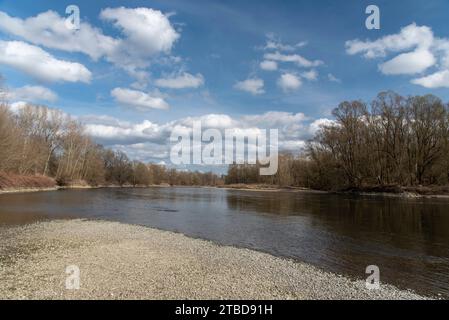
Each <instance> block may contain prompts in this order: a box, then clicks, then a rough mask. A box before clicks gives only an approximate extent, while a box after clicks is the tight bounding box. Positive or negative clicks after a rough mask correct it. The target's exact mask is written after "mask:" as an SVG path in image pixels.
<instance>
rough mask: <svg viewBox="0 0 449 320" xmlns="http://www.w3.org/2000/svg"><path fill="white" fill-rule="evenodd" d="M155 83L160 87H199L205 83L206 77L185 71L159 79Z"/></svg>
mask: <svg viewBox="0 0 449 320" xmlns="http://www.w3.org/2000/svg"><path fill="white" fill-rule="evenodd" d="M155 84H156V85H157V86H158V87H161V88H169V89H185V88H198V87H201V86H202V85H204V77H203V75H201V74H197V75H192V74H190V73H187V72H184V73H182V74H179V75H172V76H169V77H167V78H161V79H157V80H156V82H155Z"/></svg>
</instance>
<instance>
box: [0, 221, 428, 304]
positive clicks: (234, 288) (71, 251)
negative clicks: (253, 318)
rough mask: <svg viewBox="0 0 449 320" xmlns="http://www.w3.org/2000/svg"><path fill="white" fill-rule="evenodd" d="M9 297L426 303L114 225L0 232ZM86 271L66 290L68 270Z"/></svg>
mask: <svg viewBox="0 0 449 320" xmlns="http://www.w3.org/2000/svg"><path fill="white" fill-rule="evenodd" d="M0 239H1V241H0V298H1V299H421V298H422V297H421V296H418V295H416V294H414V293H411V292H407V291H400V290H398V289H396V288H394V287H391V286H383V285H382V287H381V288H382V289H381V290H378V291H369V290H366V289H365V285H364V282H363V281H351V280H349V279H346V278H344V277H339V276H337V275H333V274H330V273H325V272H322V271H320V270H319V269H317V268H315V267H312V266H310V265H306V264H302V263H295V262H293V261H289V260H284V259H280V258H277V257H273V256H271V255H268V254H264V253H260V252H256V251H252V250H247V249H239V248H234V247H223V246H218V245H216V244H213V243H211V242H208V241H203V240H197V239H191V238H188V237H185V236H183V235H181V234H176V233H171V232H165V231H160V230H155V229H150V228H145V227H139V226H132V225H126V224H120V223H114V222H97V221H82V220H72V221H52V222H43V223H37V224H33V225H28V226H24V227H14V228H0ZM69 265H77V266H79V268H80V271H81V286H80V289H79V290H66V288H65V281H66V277H67V275H66V273H65V270H66V267H67V266H69Z"/></svg>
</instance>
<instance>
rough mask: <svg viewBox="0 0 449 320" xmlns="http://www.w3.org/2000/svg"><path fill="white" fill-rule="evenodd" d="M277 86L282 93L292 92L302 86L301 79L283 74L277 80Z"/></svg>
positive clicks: (293, 75)
mask: <svg viewBox="0 0 449 320" xmlns="http://www.w3.org/2000/svg"><path fill="white" fill-rule="evenodd" d="M278 86H279V87H280V88H281V89H282V90H283V91H284V92H288V91H294V90H297V89H299V88H300V87H301V86H302V82H301V79H300V78H299V77H298V76H297V75H295V74H293V73H284V74H283V75H281V77H280V78H279V79H278Z"/></svg>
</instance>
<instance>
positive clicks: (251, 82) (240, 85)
mask: <svg viewBox="0 0 449 320" xmlns="http://www.w3.org/2000/svg"><path fill="white" fill-rule="evenodd" d="M263 87H264V81H263V80H262V79H259V78H252V79H246V80H244V81H239V82H237V83H236V84H235V85H234V88H236V89H238V90H242V91H246V92H249V93H251V94H253V95H259V94H263V93H265V91H264V90H263Z"/></svg>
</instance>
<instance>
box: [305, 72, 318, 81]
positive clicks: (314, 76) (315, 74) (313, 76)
mask: <svg viewBox="0 0 449 320" xmlns="http://www.w3.org/2000/svg"><path fill="white" fill-rule="evenodd" d="M301 77H303V78H304V79H306V80H309V81H315V80H317V79H318V72H317V71H316V70H310V71H307V72H303V73H301Z"/></svg>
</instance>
